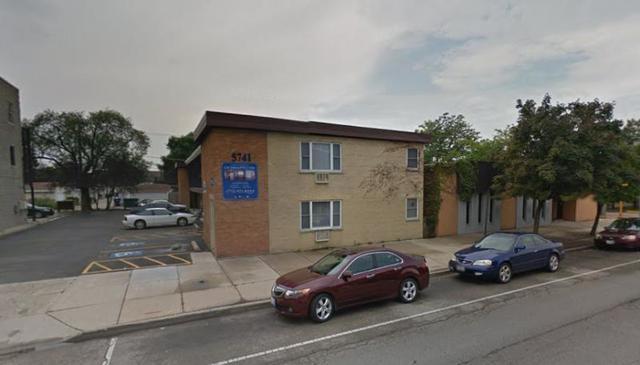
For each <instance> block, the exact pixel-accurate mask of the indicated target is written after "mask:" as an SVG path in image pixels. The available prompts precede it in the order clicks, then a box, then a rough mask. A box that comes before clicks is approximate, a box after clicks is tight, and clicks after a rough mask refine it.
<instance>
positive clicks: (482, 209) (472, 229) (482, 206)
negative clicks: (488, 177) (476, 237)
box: [457, 192, 501, 234]
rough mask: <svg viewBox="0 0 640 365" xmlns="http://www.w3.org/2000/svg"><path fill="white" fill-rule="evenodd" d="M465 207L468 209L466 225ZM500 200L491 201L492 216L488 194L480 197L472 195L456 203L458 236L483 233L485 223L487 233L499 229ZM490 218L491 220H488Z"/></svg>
mask: <svg viewBox="0 0 640 365" xmlns="http://www.w3.org/2000/svg"><path fill="white" fill-rule="evenodd" d="M467 207H468V208H469V221H468V223H467ZM500 216H501V209H500V200H499V199H495V198H494V199H493V214H491V213H490V199H489V193H488V192H487V193H484V194H482V201H480V195H479V194H474V195H473V196H472V197H471V199H470V200H469V204H467V202H466V201H461V200H459V201H458V217H457V219H458V234H465V233H476V232H483V231H484V225H485V222H486V224H487V232H493V231H497V230H499V229H500V223H501V219H500ZM489 218H491V219H489Z"/></svg>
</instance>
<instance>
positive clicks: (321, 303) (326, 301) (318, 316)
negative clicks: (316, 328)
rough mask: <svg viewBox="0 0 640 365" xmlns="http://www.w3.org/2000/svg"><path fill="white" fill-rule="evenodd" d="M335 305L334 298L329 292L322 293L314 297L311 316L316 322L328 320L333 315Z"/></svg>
mask: <svg viewBox="0 0 640 365" xmlns="http://www.w3.org/2000/svg"><path fill="white" fill-rule="evenodd" d="M333 311H334V305H333V300H332V299H331V297H330V296H329V295H327V294H320V295H318V296H316V297H315V298H313V301H312V302H311V308H309V316H310V317H311V319H312V320H313V321H314V322H319V323H322V322H326V321H328V320H330V319H331V317H333Z"/></svg>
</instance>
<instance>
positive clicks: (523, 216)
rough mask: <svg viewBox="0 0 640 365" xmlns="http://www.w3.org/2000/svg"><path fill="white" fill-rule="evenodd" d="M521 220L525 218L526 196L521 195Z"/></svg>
mask: <svg viewBox="0 0 640 365" xmlns="http://www.w3.org/2000/svg"><path fill="white" fill-rule="evenodd" d="M522 220H527V197H526V196H523V197H522Z"/></svg>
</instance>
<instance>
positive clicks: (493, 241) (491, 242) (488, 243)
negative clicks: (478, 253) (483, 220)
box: [473, 233, 517, 251]
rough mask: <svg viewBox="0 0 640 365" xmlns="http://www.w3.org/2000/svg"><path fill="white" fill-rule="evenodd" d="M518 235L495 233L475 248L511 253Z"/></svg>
mask: <svg viewBox="0 0 640 365" xmlns="http://www.w3.org/2000/svg"><path fill="white" fill-rule="evenodd" d="M516 237H517V236H516V235H515V234H510V233H494V234H490V235H488V236H486V237H485V238H483V239H482V240H481V241H480V242H478V243H476V244H475V245H474V246H473V247H476V248H486V249H493V250H498V251H510V250H511V249H512V248H513V244H514V243H515V242H516Z"/></svg>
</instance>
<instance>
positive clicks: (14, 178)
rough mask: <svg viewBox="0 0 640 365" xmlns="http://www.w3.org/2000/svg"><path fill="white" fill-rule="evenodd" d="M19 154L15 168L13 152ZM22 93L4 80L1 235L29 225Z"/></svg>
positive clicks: (0, 93)
mask: <svg viewBox="0 0 640 365" xmlns="http://www.w3.org/2000/svg"><path fill="white" fill-rule="evenodd" d="M11 146H12V147H13V150H14V153H15V165H12V164H11V158H10V148H11ZM22 189H23V181H22V129H21V126H20V101H19V92H18V89H16V88H15V87H13V86H12V85H11V84H9V83H8V82H6V81H4V80H3V79H2V78H0V231H2V230H4V229H7V228H11V227H13V226H17V225H20V224H23V223H25V220H24V218H25V214H24V213H25V207H24V193H23V190H22Z"/></svg>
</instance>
